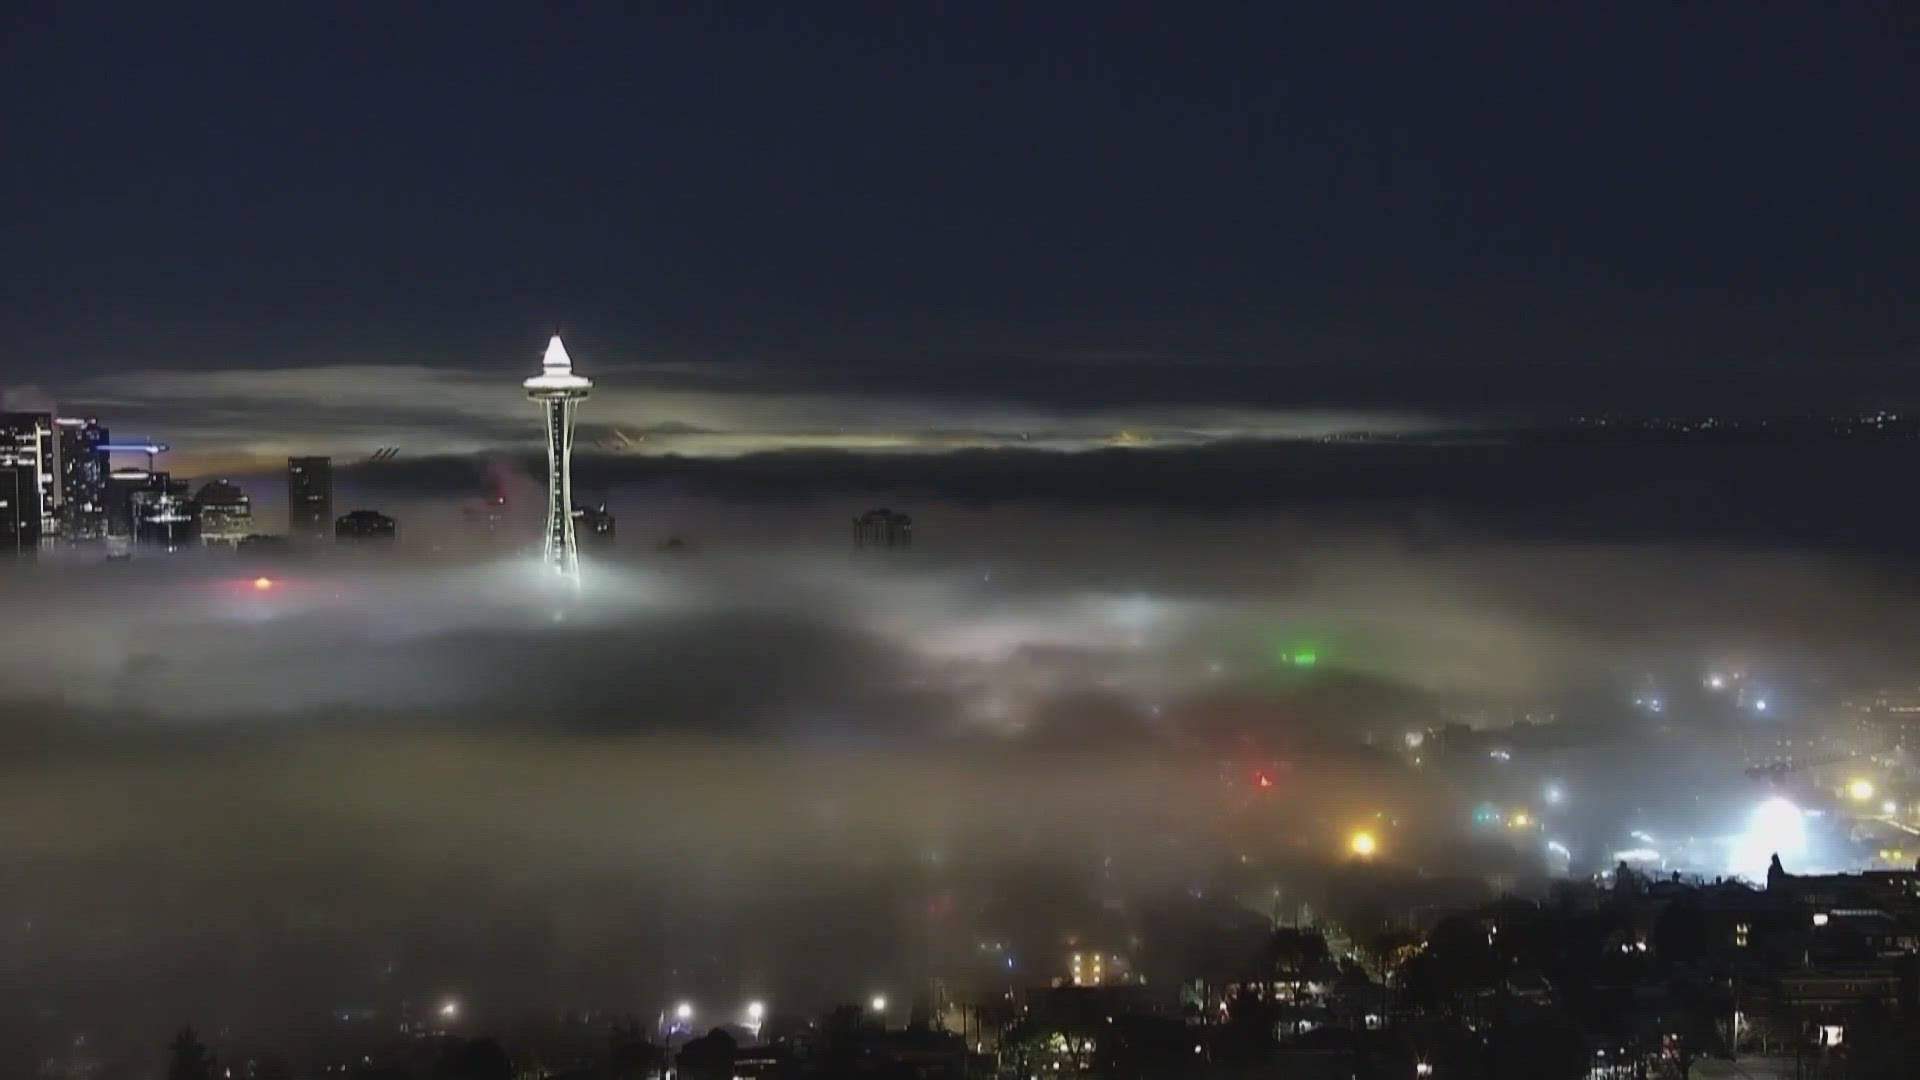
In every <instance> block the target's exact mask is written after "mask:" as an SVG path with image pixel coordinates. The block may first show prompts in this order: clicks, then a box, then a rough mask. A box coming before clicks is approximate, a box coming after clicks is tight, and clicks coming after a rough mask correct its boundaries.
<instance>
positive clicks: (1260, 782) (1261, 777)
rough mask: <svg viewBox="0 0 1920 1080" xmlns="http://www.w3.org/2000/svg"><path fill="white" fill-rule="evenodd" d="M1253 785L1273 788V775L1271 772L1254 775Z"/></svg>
mask: <svg viewBox="0 0 1920 1080" xmlns="http://www.w3.org/2000/svg"><path fill="white" fill-rule="evenodd" d="M1253 784H1254V786H1255V787H1263V788H1270V787H1272V786H1273V774H1272V773H1270V772H1257V773H1254V774H1253Z"/></svg>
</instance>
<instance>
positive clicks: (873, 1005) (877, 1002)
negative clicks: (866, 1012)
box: [867, 994, 887, 1013]
mask: <svg viewBox="0 0 1920 1080" xmlns="http://www.w3.org/2000/svg"><path fill="white" fill-rule="evenodd" d="M867 1007H868V1008H870V1009H872V1010H873V1011H874V1012H877V1013H883V1012H886V1011H887V995H885V994H875V995H873V1000H872V1001H869V1002H867Z"/></svg>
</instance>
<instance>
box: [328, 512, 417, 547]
mask: <svg viewBox="0 0 1920 1080" xmlns="http://www.w3.org/2000/svg"><path fill="white" fill-rule="evenodd" d="M399 535H400V523H399V522H397V521H395V520H393V519H392V518H390V517H388V516H387V515H385V514H383V513H381V512H380V511H378V510H355V511H353V512H352V513H350V514H345V515H342V516H341V518H340V520H338V521H336V522H334V523H333V538H334V539H335V540H393V539H396V538H397V537H398V536H399Z"/></svg>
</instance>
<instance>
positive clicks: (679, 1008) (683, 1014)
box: [673, 1001, 693, 1023]
mask: <svg viewBox="0 0 1920 1080" xmlns="http://www.w3.org/2000/svg"><path fill="white" fill-rule="evenodd" d="M673 1018H674V1019H676V1020H679V1021H681V1022H682V1023H684V1022H686V1021H688V1020H691V1019H693V1005H692V1003H690V1002H685V1001H683V1002H681V1003H680V1004H678V1005H675V1006H674V1007H673Z"/></svg>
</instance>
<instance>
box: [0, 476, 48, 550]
mask: <svg viewBox="0 0 1920 1080" xmlns="http://www.w3.org/2000/svg"><path fill="white" fill-rule="evenodd" d="M33 476H34V473H33V469H32V467H30V466H26V465H0V555H5V556H8V557H12V556H15V555H24V554H26V553H28V552H30V551H32V550H34V549H35V548H37V547H39V545H40V514H39V507H38V505H36V503H35V501H34V496H33V487H34V485H33Z"/></svg>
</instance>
